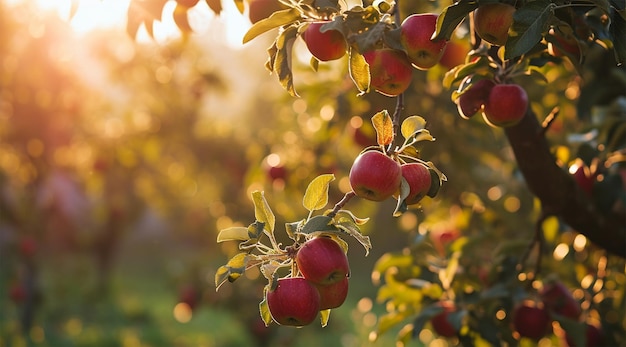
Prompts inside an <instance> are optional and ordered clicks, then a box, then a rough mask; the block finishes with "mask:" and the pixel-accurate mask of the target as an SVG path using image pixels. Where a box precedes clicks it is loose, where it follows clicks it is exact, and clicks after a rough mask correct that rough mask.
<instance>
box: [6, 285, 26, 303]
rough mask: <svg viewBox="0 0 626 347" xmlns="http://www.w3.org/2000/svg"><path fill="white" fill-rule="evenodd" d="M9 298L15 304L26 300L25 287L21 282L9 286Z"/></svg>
mask: <svg viewBox="0 0 626 347" xmlns="http://www.w3.org/2000/svg"><path fill="white" fill-rule="evenodd" d="M9 298H10V299H11V300H12V301H13V302H14V303H16V304H19V303H21V302H23V301H24V300H26V288H24V286H23V285H22V284H21V283H17V282H16V283H13V284H12V285H11V287H10V288H9Z"/></svg>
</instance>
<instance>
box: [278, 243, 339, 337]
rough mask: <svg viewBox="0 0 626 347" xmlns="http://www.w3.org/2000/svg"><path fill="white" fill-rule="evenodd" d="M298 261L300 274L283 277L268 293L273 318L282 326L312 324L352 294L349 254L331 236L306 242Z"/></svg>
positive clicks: (301, 247) (298, 250)
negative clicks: (321, 314) (349, 283)
mask: <svg viewBox="0 0 626 347" xmlns="http://www.w3.org/2000/svg"><path fill="white" fill-rule="evenodd" d="M295 262H296V264H297V267H298V271H299V275H298V276H295V277H285V278H281V279H279V280H278V281H277V283H276V285H275V287H274V288H272V289H270V290H269V291H268V292H267V294H266V300H267V304H268V306H269V311H270V313H271V315H272V319H273V320H274V321H275V322H276V323H278V324H280V325H291V326H304V325H308V324H310V323H312V322H313V321H314V320H315V318H316V317H317V314H318V312H319V311H322V310H328V309H333V308H337V307H339V306H341V305H342V304H343V303H344V301H345V300H346V297H347V295H348V278H349V275H350V267H349V264H348V257H347V256H346V253H345V252H344V250H343V248H342V247H341V246H340V245H339V244H338V243H337V242H336V241H335V240H333V239H332V238H331V237H327V236H317V237H314V238H312V239H310V240H308V241H306V242H305V243H304V244H302V246H300V248H299V249H297V253H296V257H295Z"/></svg>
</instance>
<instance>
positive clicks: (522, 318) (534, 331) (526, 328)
mask: <svg viewBox="0 0 626 347" xmlns="http://www.w3.org/2000/svg"><path fill="white" fill-rule="evenodd" d="M551 326H552V321H551V320H550V315H549V314H548V311H547V310H546V309H545V307H543V305H540V304H539V305H538V304H536V303H535V302H533V301H530V300H527V301H524V302H522V303H520V304H519V305H517V306H516V307H515V308H514V310H513V328H514V329H515V331H517V332H518V333H519V334H520V336H522V337H527V338H530V339H533V340H539V339H541V338H542V337H544V336H546V335H547V334H548V332H549V331H550V328H551Z"/></svg>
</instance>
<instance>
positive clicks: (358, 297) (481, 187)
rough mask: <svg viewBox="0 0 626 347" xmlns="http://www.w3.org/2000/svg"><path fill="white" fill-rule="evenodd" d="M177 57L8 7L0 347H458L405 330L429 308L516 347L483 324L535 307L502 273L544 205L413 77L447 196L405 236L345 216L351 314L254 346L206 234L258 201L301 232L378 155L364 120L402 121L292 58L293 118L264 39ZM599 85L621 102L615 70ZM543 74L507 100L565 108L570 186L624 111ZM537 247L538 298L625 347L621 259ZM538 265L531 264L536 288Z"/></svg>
mask: <svg viewBox="0 0 626 347" xmlns="http://www.w3.org/2000/svg"><path fill="white" fill-rule="evenodd" d="M404 3H408V2H404ZM419 6H420V7H422V6H425V5H423V4H422V3H420V4H419ZM430 6H431V4H430V3H429V5H428V7H429V8H430ZM161 8H162V7H161ZM404 10H406V11H413V10H414V9H411V10H407V9H404ZM425 10H426V9H420V11H425ZM430 10H434V8H432V9H430ZM158 13H159V14H160V13H161V12H158ZM152 18H156V15H155V16H153V17H152ZM131 29H132V30H131ZM461 29H462V28H461ZM127 30H129V31H133V30H134V33H136V30H139V29H136V30H135V28H134V27H133V28H127ZM458 32H459V33H463V30H458ZM187 35H191V33H187ZM133 36H134V35H133ZM187 38H188V40H186V41H172V42H168V43H166V44H155V43H148V44H137V43H134V42H133V41H132V40H131V39H129V38H128V36H127V34H126V33H125V32H124V31H123V30H119V31H106V32H105V31H101V32H99V31H96V32H93V33H91V34H89V36H87V37H86V38H82V39H81V38H78V37H76V36H74V35H73V34H72V32H71V30H70V28H69V26H68V24H67V23H66V22H64V21H62V20H60V19H58V18H57V17H56V16H53V15H42V14H41V13H40V12H37V11H36V10H35V9H34V8H33V7H30V6H29V5H7V4H5V2H3V1H0V253H1V254H2V260H3V261H2V262H1V264H0V270H1V271H0V307H3V309H2V310H0V346H14V345H15V346H20V345H27V341H28V342H29V343H32V344H34V345H42V346H43V345H60V344H61V345H70V346H71V345H80V346H90V345H92V346H105V345H111V346H117V345H146V346H158V345H162V344H163V343H168V344H171V345H176V346H202V345H205V346H239V345H254V344H256V345H259V346H263V345H268V346H269V345H271V346H308V345H312V344H316V345H321V344H328V345H338V344H339V343H338V342H337V341H340V344H341V345H343V346H368V345H372V346H388V345H391V344H392V343H394V342H393V341H395V338H396V336H394V335H395V334H399V335H398V336H399V337H400V338H401V339H403V338H406V337H407V336H408V337H414V340H413V342H411V343H413V344H415V345H429V344H431V343H434V341H435V340H437V342H438V343H440V345H445V344H446V343H448V344H451V345H454V344H458V343H459V342H460V340H459V339H458V338H453V339H449V340H444V339H442V338H439V337H437V336H435V335H434V334H433V332H432V329H431V327H430V326H429V325H428V324H426V325H425V328H424V329H423V330H420V329H416V330H412V329H410V327H411V325H412V327H413V328H416V327H419V326H420V325H422V324H424V323H426V320H427V319H426V318H427V317H426V316H424V314H428V313H430V314H432V313H433V312H434V311H432V310H431V311H429V310H425V308H428V307H429V305H430V304H431V303H434V302H437V301H439V300H454V301H455V302H456V303H457V306H458V307H461V308H462V309H463V312H464V314H466V316H465V317H466V318H464V320H463V324H462V325H463V326H464V327H467V328H469V329H471V330H472V331H478V332H483V334H482V335H481V338H480V339H479V338H475V336H473V337H474V338H475V341H474V342H476V344H480V343H484V341H492V340H493V339H496V340H500V339H501V340H505V341H509V342H511V343H515V342H516V340H515V339H514V337H513V336H514V335H513V332H512V331H511V329H510V325H509V324H508V323H509V319H510V317H509V316H504V317H503V318H502V319H500V318H498V319H494V317H496V316H497V317H502V315H498V312H500V311H506V312H508V311H509V310H510V309H511V307H512V306H513V305H514V302H515V301H517V300H519V299H521V298H526V297H533V296H534V295H536V289H537V287H538V286H539V284H540V282H531V283H530V285H529V284H528V281H526V280H527V278H525V277H524V276H527V275H525V274H524V273H523V274H521V275H519V276H518V270H519V269H518V268H517V267H516V266H517V263H518V260H519V258H520V257H522V256H523V255H524V253H525V252H526V251H527V247H528V245H529V243H530V242H531V240H532V238H533V235H534V233H535V229H536V225H535V221H536V220H537V219H538V218H539V208H538V204H537V202H536V201H535V200H534V198H533V197H532V195H531V194H530V193H529V192H528V191H527V189H526V187H525V185H524V182H523V180H522V178H521V177H520V174H519V173H518V172H517V171H516V166H515V160H514V158H513V156H512V153H511V150H510V147H509V146H508V144H507V142H506V139H505V137H504V134H503V132H502V131H501V130H499V129H493V128H490V127H487V126H485V124H484V123H483V122H482V121H481V120H480V119H476V118H474V119H472V120H470V121H465V120H462V119H461V118H460V117H458V114H457V111H456V106H455V105H454V104H453V103H452V102H451V101H450V93H451V92H450V91H448V90H445V89H444V88H443V87H442V84H441V80H442V79H443V76H444V74H445V72H446V71H447V69H446V68H444V67H442V66H436V67H435V68H433V69H431V70H429V71H416V72H415V74H414V83H413V84H412V87H411V88H410V90H409V91H408V92H407V95H406V97H405V110H406V111H405V112H406V114H417V115H420V116H422V117H424V118H425V119H426V120H427V122H428V129H429V130H430V132H431V133H432V134H433V135H434V136H435V138H436V142H434V143H426V144H424V145H423V148H421V150H422V152H423V154H424V156H425V157H427V158H429V160H432V161H433V162H435V163H436V165H437V166H438V167H439V168H440V169H441V170H442V171H443V172H444V173H445V174H446V176H447V177H448V183H447V184H445V185H443V186H442V189H441V191H440V192H439V194H438V196H437V197H436V198H435V199H429V198H427V199H425V200H424V201H423V203H422V205H421V206H420V207H419V208H415V209H411V210H410V211H409V212H407V213H405V214H404V215H402V216H401V217H400V218H393V217H392V216H391V214H392V212H393V209H394V203H393V202H392V201H388V202H385V203H382V204H375V203H372V202H366V201H352V202H351V203H350V209H351V210H353V211H354V212H355V214H356V215H358V216H369V217H372V219H371V221H370V222H368V223H367V224H366V225H365V226H364V227H363V231H364V233H365V234H367V235H368V236H370V238H371V241H372V245H373V249H372V252H371V253H370V255H369V256H368V257H367V258H363V254H362V253H361V250H360V247H352V246H358V244H357V243H353V242H350V246H351V248H350V249H351V251H350V253H349V255H350V260H351V264H352V270H353V272H352V279H351V283H353V284H352V285H351V292H350V296H349V299H348V302H346V303H345V304H344V305H343V306H342V307H341V308H339V309H337V310H335V311H333V314H332V315H331V317H330V322H329V325H328V326H327V327H326V328H324V329H322V328H320V327H319V326H315V324H314V325H312V326H311V327H306V328H303V329H298V330H294V329H284V328H278V327H276V326H273V327H270V328H262V329H259V326H258V323H259V317H258V302H259V300H260V299H261V296H262V288H263V286H264V281H262V280H261V277H262V276H260V274H259V273H258V272H248V273H246V280H243V281H238V282H237V283H236V284H233V285H224V286H223V287H222V288H221V289H220V291H219V292H218V293H215V292H214V287H213V283H212V282H213V275H214V273H215V270H216V269H217V267H218V266H219V265H220V264H222V263H224V261H225V259H227V258H228V257H230V256H232V255H234V254H235V253H237V252H238V250H237V248H236V245H233V244H231V243H224V244H221V245H218V244H216V243H215V238H216V235H217V231H218V230H220V229H223V228H225V227H230V226H233V225H246V224H247V222H249V221H250V220H253V218H254V215H253V210H252V209H251V208H249V206H251V203H250V200H249V196H250V192H251V191H253V190H265V191H266V196H267V198H268V200H269V202H270V204H271V205H272V208H273V209H274V212H275V213H276V214H277V223H278V225H282V224H284V222H286V221H293V220H298V219H300V218H302V217H303V216H305V215H306V210H305V209H304V208H301V207H299V206H300V201H301V199H302V195H303V192H304V190H305V189H306V186H307V184H308V182H309V181H311V179H312V178H314V177H316V176H317V175H319V174H321V173H334V174H335V176H336V177H337V181H336V182H333V184H332V185H331V188H330V202H331V204H332V203H335V202H336V201H338V200H339V199H340V198H341V197H342V196H343V194H344V193H346V192H347V191H349V190H350V187H349V183H348V181H347V173H348V171H349V168H350V165H351V163H352V160H353V158H354V157H355V156H356V155H357V154H358V153H359V151H360V150H361V149H362V148H363V147H364V146H365V145H366V144H367V143H368V141H371V142H369V143H370V144H373V143H374V140H373V139H372V138H371V136H372V135H373V133H372V130H371V128H368V126H369V118H370V117H371V116H372V115H374V114H375V113H376V112H378V111H379V110H380V109H393V108H394V106H395V101H394V100H393V99H390V98H387V97H384V96H381V95H377V94H373V93H370V94H366V95H364V96H362V97H357V96H356V94H357V93H356V90H355V88H354V86H353V83H352V81H351V80H350V78H349V77H348V73H347V67H346V66H345V64H343V63H342V62H330V63H324V64H320V65H319V67H318V70H317V71H313V70H312V69H311V68H310V66H309V61H310V56H309V55H308V52H306V50H305V48H304V45H303V44H302V42H301V41H300V40H297V41H296V42H295V44H294V52H295V55H294V57H295V59H294V61H293V64H294V66H293V68H294V71H295V73H294V83H295V84H296V86H297V88H298V93H299V94H300V95H301V98H292V97H291V96H289V95H287V93H284V91H283V90H282V89H281V87H280V85H279V84H278V83H276V81H275V79H274V77H275V76H270V78H268V77H267V74H266V71H264V68H263V64H264V61H265V59H266V53H265V49H266V48H267V46H269V45H270V41H269V40H264V37H263V36H261V37H259V38H258V39H257V40H259V42H253V43H250V44H248V45H247V46H246V47H244V48H242V49H239V50H234V49H232V48H231V47H228V46H226V45H225V44H224V43H223V42H219V41H215V42H214V41H211V42H209V43H207V40H206V39H203V37H202V36H201V35H198V37H197V38H196V37H194V36H193V35H191V36H189V37H187ZM598 55H600V54H599V53H598ZM596 66H597V67H598V68H600V66H602V67H604V68H607V66H608V65H607V64H599V65H596ZM610 71H611V72H610V73H609V75H610V76H615V80H616V82H615V83H618V84H619V81H620V78H621V77H623V69H621V70H617V71H614V70H610ZM542 72H543V73H544V75H545V76H546V79H547V83H545V84H536V81H530V80H529V81H526V80H524V79H521V80H520V81H519V83H521V84H525V86H526V90H527V91H528V93H529V97H530V99H531V100H533V103H532V108H533V111H535V113H536V114H538V115H547V114H548V113H550V111H551V110H552V109H553V108H554V107H555V106H558V107H559V108H560V113H559V116H558V118H557V119H556V121H555V122H554V123H553V124H552V125H551V127H550V130H549V131H548V132H547V136H548V138H549V140H550V142H551V143H552V144H554V152H555V154H556V157H557V159H558V160H559V162H560V163H561V164H562V165H563V167H564V170H566V169H567V168H568V167H569V165H570V164H572V163H573V162H574V160H575V159H576V158H577V157H578V156H579V153H581V152H582V151H583V150H584V148H585V146H584V145H585V143H581V142H571V140H572V135H577V134H586V133H587V132H588V131H589V130H591V129H593V128H594V125H597V123H594V120H598V118H599V117H600V116H598V113H602V112H607V110H610V107H611V105H614V104H611V102H613V101H615V100H620V99H619V98H616V97H615V96H613V97H611V98H610V100H603V99H601V98H600V95H599V94H597V93H595V92H594V91H595V89H593V88H592V87H589V86H590V85H592V86H593V85H594V84H591V83H590V84H584V83H583V80H582V79H581V76H580V75H578V74H577V70H576V69H575V68H574V66H573V65H571V64H568V63H567V62H565V63H564V64H554V63H548V64H546V65H545V66H543V67H542ZM591 73H592V72H590V74H591ZM599 76H604V75H602V74H601V73H600V74H599ZM620 76H621V77H620ZM583 77H588V76H583ZM597 80H603V79H602V78H597V77H596V81H597ZM597 83H600V82H597ZM612 90H615V89H612ZM585 95H590V96H589V97H582V96H585ZM617 96H618V97H619V96H620V95H619V94H618V95H617ZM579 100H582V101H581V102H578V101H579ZM587 102H588V103H587ZM614 107H616V108H617V109H618V114H619V105H618V106H614ZM622 110H623V109H622ZM583 111H584V112H583ZM622 112H623V111H622ZM583 113H584V114H586V115H585V116H582V114H583ZM594 114H595V115H596V117H594ZM622 116H623V114H622ZM579 117H580V118H579ZM587 144H588V143H587ZM594 148H595V147H594ZM335 183H336V184H335ZM542 227H543V230H544V233H545V238H546V241H547V243H546V246H545V248H544V249H543V254H542V255H543V256H542V259H543V261H542V267H541V273H540V274H538V276H539V278H540V279H541V280H543V279H545V278H549V277H551V276H558V278H560V280H561V281H563V282H564V283H566V285H567V286H568V287H569V288H571V289H572V292H573V293H574V296H575V298H576V299H577V300H578V301H579V302H580V303H581V306H582V307H583V311H584V319H585V320H588V321H591V322H594V323H601V324H602V326H603V329H604V330H605V332H607V336H608V338H609V339H610V340H609V343H612V344H613V345H619V344H623V343H624V341H625V337H624V330H625V329H626V319H625V318H624V317H625V314H624V313H625V312H626V301H625V300H626V299H625V295H624V288H625V285H626V277H625V275H624V261H623V259H619V258H613V257H611V256H607V255H606V254H604V252H603V251H602V250H601V249H597V248H595V247H594V246H593V245H591V244H590V243H589V242H587V241H586V240H585V238H584V237H582V238H581V236H580V235H578V234H577V233H575V232H574V231H573V230H570V229H568V228H567V227H566V226H563V225H561V224H560V223H559V222H558V221H557V220H555V219H548V220H546V221H545V222H544V223H543V225H542ZM535 259H538V253H537V251H536V250H533V251H532V252H531V253H530V256H529V262H528V263H527V264H526V265H527V267H528V271H529V273H531V275H532V271H534V269H533V266H534V265H535V264H534V261H535ZM520 276H521V277H520ZM370 278H371V280H372V281H373V282H374V285H371V284H370V282H369V281H370ZM14 288H21V291H22V292H21V294H19V295H17V294H15V293H17V292H19V290H18V291H15V289H14ZM185 288H192V289H191V290H189V289H185ZM190 291H191V293H192V294H189V292H190ZM12 293H13V294H12ZM182 293H187V294H185V295H183V294H182ZM189 296H190V297H189ZM180 303H184V304H185V305H187V306H184V305H183V306H179V305H178V304H180ZM194 303H195V305H197V307H192V306H195V305H194ZM4 307H6V308H7V309H4ZM420 312H422V313H424V312H425V313H424V314H422V315H420ZM190 313H191V315H190ZM485 317H489V319H484V318H485ZM406 324H409V325H407V326H408V327H409V328H406V329H402V330H401V328H402V327H403V326H405V325H406ZM485 331H490V332H493V331H498V334H497V336H495V337H494V335H489V334H486V333H484V332H485ZM385 332H386V333H385ZM557 340H558V338H557V337H556V336H550V337H548V338H545V339H544V340H543V341H541V343H543V344H545V345H550V344H557V343H558V341H557ZM463 342H466V341H463ZM521 342H522V344H525V345H531V344H532V343H531V342H529V341H524V340H522V341H521Z"/></svg>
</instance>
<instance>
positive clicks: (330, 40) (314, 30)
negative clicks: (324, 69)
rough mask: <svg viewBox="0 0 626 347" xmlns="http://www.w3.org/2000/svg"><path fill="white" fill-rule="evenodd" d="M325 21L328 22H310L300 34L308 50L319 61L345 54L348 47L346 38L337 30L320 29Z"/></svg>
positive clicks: (337, 57) (334, 58) (333, 58)
mask: <svg viewBox="0 0 626 347" xmlns="http://www.w3.org/2000/svg"><path fill="white" fill-rule="evenodd" d="M326 23H328V22H314V23H311V24H309V26H308V27H307V28H306V30H305V31H304V33H303V34H302V39H303V40H304V42H305V43H306V46H307V48H308V49H309V52H311V54H313V56H314V57H315V58H317V60H320V61H329V60H336V59H339V58H341V57H343V56H344V55H345V54H346V50H347V49H348V44H347V43H346V39H345V38H344V37H343V35H342V34H341V33H340V32H339V31H337V30H326V31H324V32H322V31H320V29H321V27H322V25H324V24H326Z"/></svg>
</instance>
